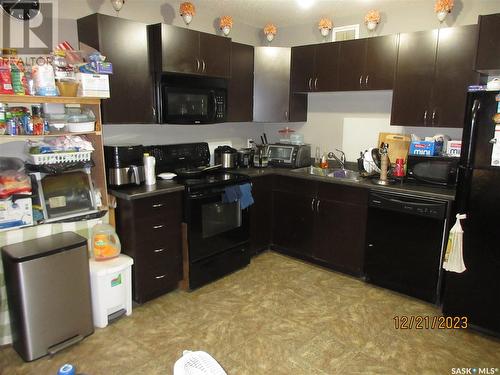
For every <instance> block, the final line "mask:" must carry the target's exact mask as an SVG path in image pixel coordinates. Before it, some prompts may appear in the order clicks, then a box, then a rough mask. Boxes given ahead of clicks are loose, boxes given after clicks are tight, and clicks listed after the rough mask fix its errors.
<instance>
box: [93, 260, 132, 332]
mask: <svg viewBox="0 0 500 375" xmlns="http://www.w3.org/2000/svg"><path fill="white" fill-rule="evenodd" d="M89 262H90V289H91V291H92V314H93V317H94V326H96V327H99V328H104V327H106V326H107V325H108V323H109V322H110V321H112V320H114V319H116V318H118V317H119V316H121V315H123V314H125V315H130V314H132V276H131V273H132V272H131V268H132V264H133V263H134V261H133V260H132V258H130V257H129V256H126V255H123V254H121V255H120V256H119V257H117V258H114V259H110V260H107V261H96V260H94V259H90V260H89Z"/></svg>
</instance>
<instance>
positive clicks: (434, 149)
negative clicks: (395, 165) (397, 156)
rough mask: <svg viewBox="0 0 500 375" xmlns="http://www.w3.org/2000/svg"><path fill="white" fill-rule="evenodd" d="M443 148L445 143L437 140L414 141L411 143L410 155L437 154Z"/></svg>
mask: <svg viewBox="0 0 500 375" xmlns="http://www.w3.org/2000/svg"><path fill="white" fill-rule="evenodd" d="M442 149H443V144H442V143H438V142H436V141H413V142H412V143H410V155H420V156H436V155H439V153H440V152H441V151H442Z"/></svg>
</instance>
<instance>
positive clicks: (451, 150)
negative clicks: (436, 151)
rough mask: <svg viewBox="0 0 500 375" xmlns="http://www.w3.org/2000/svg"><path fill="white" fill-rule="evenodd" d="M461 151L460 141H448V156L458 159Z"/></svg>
mask: <svg viewBox="0 0 500 375" xmlns="http://www.w3.org/2000/svg"><path fill="white" fill-rule="evenodd" d="M461 149H462V141H448V143H447V144H446V154H447V155H448V156H454V157H457V158H458V157H459V156H460V150H461Z"/></svg>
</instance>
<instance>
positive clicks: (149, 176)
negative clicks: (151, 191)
mask: <svg viewBox="0 0 500 375" xmlns="http://www.w3.org/2000/svg"><path fill="white" fill-rule="evenodd" d="M155 164H156V159H155V157H154V156H149V155H147V154H145V155H144V177H145V183H146V185H154V184H156V174H155Z"/></svg>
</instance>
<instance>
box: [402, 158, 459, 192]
mask: <svg viewBox="0 0 500 375" xmlns="http://www.w3.org/2000/svg"><path fill="white" fill-rule="evenodd" d="M458 162H459V158H456V157H445V156H417V155H408V164H407V175H408V179H410V180H416V181H417V182H419V183H422V184H425V185H441V186H455V185H456V184H457V170H458Z"/></svg>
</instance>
